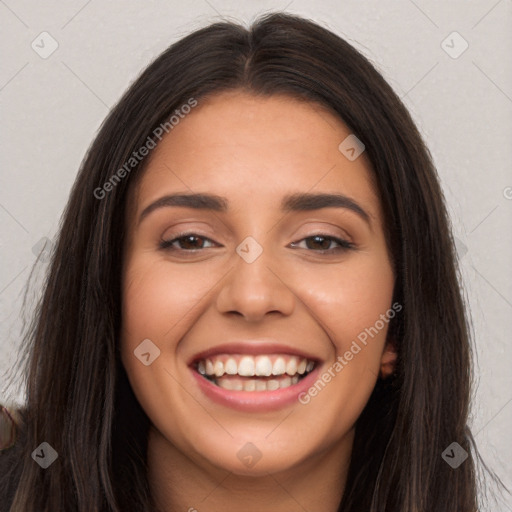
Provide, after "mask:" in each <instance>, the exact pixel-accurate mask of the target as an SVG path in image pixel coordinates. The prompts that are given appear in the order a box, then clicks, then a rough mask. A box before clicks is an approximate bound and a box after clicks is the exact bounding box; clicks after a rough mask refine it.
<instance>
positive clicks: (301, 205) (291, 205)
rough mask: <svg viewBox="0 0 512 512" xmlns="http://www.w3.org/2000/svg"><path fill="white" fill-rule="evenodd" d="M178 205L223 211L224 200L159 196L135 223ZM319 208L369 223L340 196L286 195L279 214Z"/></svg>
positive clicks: (361, 211) (353, 203) (364, 214)
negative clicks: (341, 211) (343, 212)
mask: <svg viewBox="0 0 512 512" xmlns="http://www.w3.org/2000/svg"><path fill="white" fill-rule="evenodd" d="M172 206H178V207H179V206H181V207H185V208H193V209H195V210H211V211H214V212H221V213H222V212H227V211H228V200H227V199H226V198H225V197H221V196H218V195H214V194H205V193H199V194H171V195H166V196H163V197H161V198H159V199H157V200H156V201H154V202H153V203H151V204H149V205H148V206H146V208H144V210H143V211H142V213H141V214H140V217H139V222H138V223H139V224H140V223H141V222H142V220H143V219H144V218H145V217H147V216H148V215H149V214H150V213H152V212H154V211H155V210H157V209H159V208H167V207H172ZM322 208H344V209H347V210H350V211H352V212H354V213H356V214H357V215H359V216H360V217H361V218H362V219H363V220H364V221H366V222H367V223H368V224H370V215H369V214H368V213H367V212H366V211H365V210H364V209H363V208H362V207H361V206H360V205H359V204H358V203H357V202H356V201H354V200H353V199H351V198H350V197H348V196H345V195H342V194H325V193H295V194H290V195H287V196H285V197H284V198H283V200H282V202H281V210H282V211H283V212H286V213H288V212H307V211H315V210H321V209H322Z"/></svg>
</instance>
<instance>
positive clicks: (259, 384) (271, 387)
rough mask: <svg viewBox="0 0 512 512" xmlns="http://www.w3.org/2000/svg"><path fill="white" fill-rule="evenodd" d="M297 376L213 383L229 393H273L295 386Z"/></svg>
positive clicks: (223, 379) (222, 379) (226, 379)
mask: <svg viewBox="0 0 512 512" xmlns="http://www.w3.org/2000/svg"><path fill="white" fill-rule="evenodd" d="M298 381H299V376H298V375H295V376H294V377H289V376H286V377H283V378H281V379H280V380H277V379H270V380H261V379H233V378H230V377H229V378H221V379H216V380H215V383H216V384H217V386H219V387H221V388H223V389H227V390H229V391H248V392H254V391H275V390H276V389H283V388H287V387H289V386H292V385H293V384H297V382H298Z"/></svg>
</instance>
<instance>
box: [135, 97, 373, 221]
mask: <svg viewBox="0 0 512 512" xmlns="http://www.w3.org/2000/svg"><path fill="white" fill-rule="evenodd" d="M349 135H351V132H350V129H349V128H348V127H347V126H346V125H345V124H344V123H343V122H342V120H341V119H340V118H339V117H337V116H335V115H334V114H332V113H331V112H329V111H328V110H327V109H326V108H324V107H322V106H321V105H318V104H316V103H312V102H306V101H300V100H297V99H294V98H291V97H288V96H282V95H274V96H268V97H262V96H254V95H250V94H247V93H245V92H240V91H232V92H224V93H220V94H216V95H214V96H212V97H209V98H207V99H205V100H203V101H200V102H199V104H198V106H197V107H195V108H194V109H193V110H192V111H191V112H190V113H189V114H187V115H186V116H184V117H183V118H182V119H180V122H179V123H178V124H177V125H175V126H174V128H173V129H172V131H170V132H169V134H167V135H166V136H165V137H163V139H162V141H161V142H159V144H158V145H157V147H156V148H155V149H154V150H153V152H152V153H151V154H150V160H149V162H148V165H147V167H146V169H145V171H144V174H143V175H142V177H141V179H140V181H139V183H138V184H137V187H136V191H135V192H136V193H135V198H134V199H135V201H134V202H135V204H134V205H133V206H134V210H136V211H137V212H140V210H141V209H142V208H143V207H144V205H145V204H147V203H149V202H151V201H152V200H155V199H157V198H158V197H159V196H161V195H162V194H163V193H167V192H171V191H180V192H184V193H187V192H188V193H190V192H210V193H217V194H219V195H222V196H225V197H228V198H229V203H230V208H234V209H240V208H243V207H249V206H250V205H254V206H257V205H259V206H260V207H262V208H263V207H265V208H267V207H269V205H270V204H275V205H276V206H277V205H278V204H279V199H280V197H281V196H283V195H285V194H289V193H293V192H307V191H309V192H326V191H336V192H341V193H343V194H346V195H351V196H355V197H357V198H358V199H359V200H361V201H363V202H366V203H367V205H369V209H370V214H372V213H373V214H372V216H378V215H379V205H378V196H377V193H376V190H375V187H374V182H373V174H372V170H371V165H370V163H369V161H368V159H367V157H366V155H365V153H364V152H363V154H361V156H360V157H358V158H357V159H356V160H354V161H350V160H348V159H347V157H346V156H345V155H344V154H343V153H342V152H341V151H340V150H339V145H340V143H341V142H342V141H343V140H345V139H346V138H347V137H348V136H349ZM372 207H373V212H372Z"/></svg>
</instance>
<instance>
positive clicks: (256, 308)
mask: <svg viewBox="0 0 512 512" xmlns="http://www.w3.org/2000/svg"><path fill="white" fill-rule="evenodd" d="M233 261H234V266H233V268H232V269H231V270H230V271H229V272H228V274H227V276H226V278H225V280H224V283H223V286H222V288H221V289H220V291H219V293H218V295H217V301H216V305H217V309H218V311H219V312H220V313H222V314H225V313H232V314H237V315H241V316H242V317H244V318H245V320H247V321H249V322H258V321H261V320H262V319H263V318H264V317H265V315H267V314H270V313H273V314H276V313H278V314H281V315H283V316H288V315H290V314H291V313H292V312H293V309H294V307H295V303H296V300H297V298H296V296H295V294H294V292H293V286H292V283H288V282H287V278H286V272H284V271H283V269H281V270H280V269H279V267H278V265H276V262H275V261H273V259H272V256H271V251H266V250H263V252H262V253H261V255H260V256H259V257H258V258H257V259H256V260H254V261H252V262H251V263H248V262H247V261H245V260H244V259H243V258H242V257H239V256H238V254H235V255H234V258H233Z"/></svg>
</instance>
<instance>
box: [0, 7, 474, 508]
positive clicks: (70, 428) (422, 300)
mask: <svg viewBox="0 0 512 512" xmlns="http://www.w3.org/2000/svg"><path fill="white" fill-rule="evenodd" d="M233 89H242V90H245V91H248V92H250V93H252V94H256V95H263V96H268V95H273V94H277V93H279V94H287V95H289V96H292V97H294V98H300V99H303V100H307V101H312V102H317V103H319V104H321V105H323V106H326V107H327V108H329V109H330V110H331V111H332V112H333V113H335V115H337V116H339V117H340V118H341V119H342V120H343V121H344V122H345V123H346V125H347V126H348V127H349V128H350V130H351V132H352V133H354V134H355V135H356V136H357V137H358V138H359V139H360V140H361V141H362V142H363V143H364V145H365V147H366V154H367V156H368V158H369V159H370V162H371V164H372V167H373V172H374V178H375V182H376V184H377V186H378V190H379V193H380V199H381V202H382V207H383V211H384V215H385V225H386V235H387V239H388V244H389V247H390V250H391V254H392V258H393V262H394V265H395V269H396V274H397V279H396V285H395V300H396V301H398V302H399V303H400V304H402V305H403V310H402V312H401V313H400V314H399V315H397V316H396V317H395V318H394V319H393V321H392V323H391V328H390V335H392V336H393V338H394V340H395V342H396V345H397V350H398V353H399V358H398V364H397V368H396V371H395V373H394V375H393V376H392V377H391V378H388V379H385V380H381V379H379V380H378V382H377V385H376V387H375V390H374V392H373V394H372V396H371V398H370V400H369V402H368V404H367V406H366V408H365V409H364V411H363V413H362V415H361V416H360V418H359V420H358V422H357V425H356V435H355V442H354V449H353V455H352V459H351V464H350V469H349V475H348V480H347V483H346V488H345V492H344V496H343V500H342V503H341V504H340V508H339V510H340V511H343V512H362V511H370V512H385V511H386V512H390V511H392V512H427V511H428V512H434V511H435V512H453V511H454V510H463V511H466V512H474V511H475V510H477V497H476V482H475V480H476V478H475V464H474V460H475V453H476V452H475V449H474V447H473V443H472V437H471V434H470V431H469V430H468V427H467V419H468V406H469V397H470V384H471V364H470V363H471V357H470V356H471V353H470V341H469V334H468V323H467V319H466V314H465V310H464V307H463V301H462V299H461V292H460V289H459V282H458V273H457V268H456V258H455V252H454V244H453V240H452V236H451V231H450V227H449V223H448V216H447V212H446V209H445V205H444V200H443V195H442V191H441V189H440V186H439V182H438V177H437V175H436V171H435V168H434V165H433V163H432V158H431V156H430V154H429V151H428V149H427V148H426V146H425V144H424V142H423V140H422V138H421V136H420V134H419V132H418V130H417V128H416V127H415V125H414V122H413V121H412V119H411V117H410V115H409V113H408V111H407V109H406V108H405V107H404V105H403V104H402V102H401V101H400V100H399V98H398V97H397V95H396V94H395V93H394V92H393V90H392V88H391V87H390V86H389V85H388V84H387V83H386V82H385V80H384V79H383V78H382V76H381V75H380V74H379V73H378V72H377V71H376V69H375V68H374V66H373V65H372V64H371V63H370V62H369V61H368V60H367V59H366V58H365V57H364V56H362V55H361V54H360V53H359V52H358V51H356V50H355V49H354V48H353V47H352V46H351V45H350V44H348V43H347V42H346V41H344V40H343V39H341V38H340V37H338V36H337V35H335V34H334V33H332V32H330V31H328V30H326V29H324V28H322V27H320V26H318V25H317V24H315V23H313V22H311V21H308V20H305V19H302V18H300V17H296V16H291V15H286V14H283V13H273V14H269V15H266V16H264V17H262V18H260V19H259V20H257V21H256V22H255V23H254V24H253V26H252V27H251V28H250V29H246V28H244V27H242V26H239V25H236V24H233V23H228V22H219V23H215V24H213V25H210V26H208V27H206V28H203V29H201V30H198V31H196V32H194V33H192V34H190V35H189V36H187V37H185V38H183V39H182V40H180V41H178V42H176V43H175V44H173V45H172V46H171V47H170V48H168V49H167V50H166V51H165V52H164V53H163V54H162V55H161V56H159V57H158V58H157V59H156V60H155V61H154V62H153V63H152V64H151V65H150V66H149V67H148V68H147V69H145V70H144V72H143V73H142V74H141V76H140V77H139V78H138V80H136V81H135V83H134V84H133V85H132V86H131V87H130V88H129V90H128V91H127V92H126V93H125V95H124V96H123V97H122V99H121V100H120V101H119V102H118V104H117V105H116V106H115V108H114V109H113V110H112V111H111V112H110V114H109V116H108V117H107V118H106V120H105V121H104V123H103V125H102V127H101V129H100V131H99V134H98V135H97V137H96V138H95V140H94V142H93V143H92V145H91V147H90V148H89V151H88V153H87V155H86V157H85V159H84V161H83V164H82V166H81V169H80V172H79V174H78V177H77V179H76V182H75V184H74V187H73V190H72V192H71V196H70V199H69V202H68V204H67V207H66V209H65V212H64V215H63V220H62V226H61V229H60V234H59V237H58V240H57V243H56V247H55V251H54V253H53V255H52V260H51V265H50V268H49V273H48V277H47V282H46V285H45V290H44V295H43V298H42V300H41V302H40V304H39V306H38V309H37V314H36V315H35V317H34V318H35V319H34V324H33V327H32V329H31V330H30V331H29V333H28V336H27V351H28V354H29V357H28V362H27V368H26V381H27V397H26V405H25V406H24V408H23V418H24V419H23V428H22V429H21V433H20V436H21V437H20V438H19V440H18V445H17V446H18V450H19V452H15V448H12V449H11V450H12V453H18V456H16V457H14V456H13V457H12V469H11V470H10V475H11V476H12V475H15V477H11V478H10V479H9V481H7V479H6V480H5V482H7V484H8V485H7V487H9V488H10V489H11V491H12V492H13V493H14V492H15V496H14V499H13V501H12V506H11V508H10V509H9V510H10V511H11V512H21V511H28V510H37V511H41V512H43V511H55V510H66V511H68V510H77V511H79V512H91V511H97V512H103V511H116V512H119V511H121V510H141V511H148V512H149V511H150V510H152V509H153V506H152V504H151V496H150V493H149V486H148V481H147V475H146V469H147V468H146V465H145V457H146V443H147V430H148V425H149V419H148V418H147V416H146V414H145V413H144V411H143V410H142V408H141V406H140V405H139V403H138V402H137V400H136V398H135V396H134V394H133V392H132V390H131V388H130V385H129V383H128V380H127V377H126V374H125V371H124V368H123V366H122V365H121V363H120V357H119V347H118V340H119V332H120V325H121V321H122V318H121V314H120V304H121V293H120V289H121V288H120V279H121V261H122V247H123V237H124V233H125V225H124V211H125V208H126V197H127V192H128V190H129V188H130V187H132V186H133V184H134V182H135V180H136V179H137V178H140V176H141V174H142V173H143V171H144V168H145V166H146V164H147V159H145V160H143V161H141V162H140V163H139V164H138V165H137V166H135V167H134V168H133V169H130V171H129V172H127V173H125V175H123V177H122V179H119V180H116V182H115V184H113V185H112V186H111V187H109V190H108V193H105V194H103V193H102V194H98V193H96V194H95V193H94V191H95V190H96V191H97V190H98V188H101V187H103V185H104V184H105V183H106V182H108V181H109V180H111V178H112V176H113V175H114V174H116V172H117V171H118V170H119V169H121V168H122V167H123V165H125V163H126V162H127V161H128V160H129V159H130V157H131V156H132V152H133V151H135V150H136V149H137V148H140V147H141V146H143V145H144V144H145V143H146V141H147V140H148V137H150V138H151V139H154V140H155V142H158V141H157V140H156V138H155V136H154V130H155V128H156V127H158V126H159V125H160V124H162V123H165V122H166V121H167V120H168V119H169V117H170V116H171V115H172V113H173V112H174V111H175V110H176V109H178V108H179V107H180V106H181V105H183V104H186V103H187V102H188V100H189V99H190V98H195V99H196V100H197V101H198V102H199V103H200V102H201V99H204V98H205V97H207V96H208V95H210V94H213V93H216V92H221V91H226V90H233ZM99 195H102V196H103V197H102V198H98V196H99ZM43 441H46V442H48V443H49V444H50V445H51V446H52V447H53V448H54V449H55V450H56V451H57V453H58V455H59V458H58V459H57V461H56V462H55V463H54V464H53V465H52V466H51V467H50V468H48V469H46V470H42V469H41V468H40V467H39V466H38V465H37V464H35V463H34V461H33V460H32V458H31V456H30V454H31V452H32V451H33V450H34V449H35V448H36V447H37V446H38V445H40V443H41V442H43ZM453 442H457V443H458V444H459V445H460V447H461V448H462V449H464V450H465V451H466V452H468V454H469V457H468V459H467V460H466V461H465V462H464V463H462V464H461V465H460V466H459V467H458V468H457V469H453V468H452V467H450V465H448V464H447V463H446V462H445V460H443V458H442V456H441V454H442V453H443V451H444V450H445V449H446V448H447V447H448V446H449V445H451V444H452V443H453ZM8 453H9V450H7V451H6V452H4V454H3V455H2V456H1V457H0V459H1V458H2V457H7V456H8Z"/></svg>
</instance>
